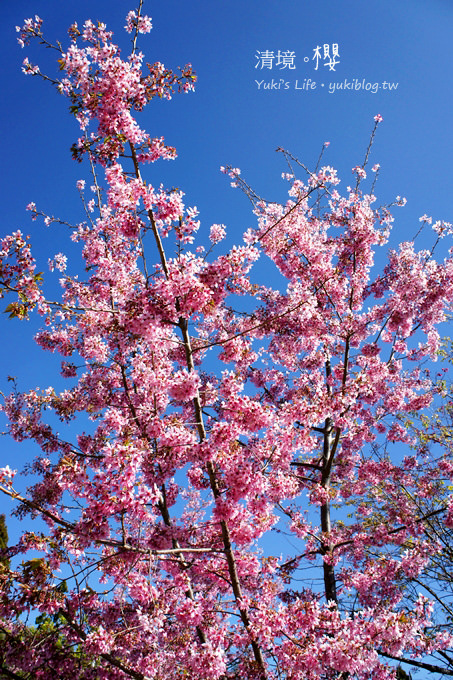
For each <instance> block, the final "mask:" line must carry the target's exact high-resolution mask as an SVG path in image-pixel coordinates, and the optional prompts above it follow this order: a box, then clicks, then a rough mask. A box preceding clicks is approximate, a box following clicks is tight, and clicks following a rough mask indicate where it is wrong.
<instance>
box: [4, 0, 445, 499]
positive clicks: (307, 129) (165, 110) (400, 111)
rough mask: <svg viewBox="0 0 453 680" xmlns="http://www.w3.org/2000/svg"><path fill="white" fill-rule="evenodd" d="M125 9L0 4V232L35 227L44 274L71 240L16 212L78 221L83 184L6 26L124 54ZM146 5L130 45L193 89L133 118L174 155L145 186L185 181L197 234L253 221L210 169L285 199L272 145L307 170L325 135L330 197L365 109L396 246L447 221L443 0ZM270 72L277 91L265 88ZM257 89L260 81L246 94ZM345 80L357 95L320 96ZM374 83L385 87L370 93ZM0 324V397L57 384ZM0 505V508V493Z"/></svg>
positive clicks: (356, 152) (66, 120)
mask: <svg viewBox="0 0 453 680" xmlns="http://www.w3.org/2000/svg"><path fill="white" fill-rule="evenodd" d="M133 8H134V5H133V4H132V3H130V2H129V0H128V1H125V0H115V1H114V2H112V1H111V0H90V1H89V2H88V1H87V0H78V2H76V3H69V2H62V1H61V0H59V1H58V2H57V1H56V0H18V1H17V2H14V3H12V2H4V3H3V4H2V7H1V9H0V19H1V21H0V32H1V39H0V51H1V56H0V59H1V65H2V68H1V73H0V77H1V92H2V98H3V106H2V107H1V109H0V117H1V128H0V129H1V130H2V133H3V134H2V146H1V159H0V162H1V166H2V167H1V176H2V182H1V184H0V192H1V199H2V200H1V205H2V227H1V230H2V233H9V232H10V231H12V230H15V229H18V228H21V229H22V230H23V231H24V232H25V233H30V234H32V242H33V244H34V245H35V251H36V254H37V256H38V260H39V269H43V270H46V263H47V258H48V257H52V256H53V255H54V254H55V253H56V252H58V251H63V252H68V251H70V247H69V246H68V234H67V232H65V231H64V229H62V228H58V227H53V228H50V229H46V228H45V227H43V226H42V225H41V224H40V223H38V222H35V223H33V222H31V221H30V214H29V213H26V212H25V206H26V204H27V203H29V202H30V201H35V202H36V203H37V205H38V208H40V209H42V210H45V211H48V212H49V213H50V214H54V215H58V216H59V217H61V218H62V219H67V220H68V221H72V222H77V221H80V220H82V219H83V215H82V213H81V210H80V206H79V203H78V194H77V191H76V189H75V182H76V180H77V179H80V178H83V177H84V176H86V177H87V179H88V176H87V175H86V174H85V172H84V169H83V167H81V166H78V165H77V164H75V163H74V162H73V161H72V160H71V158H70V153H69V147H70V146H71V144H72V143H73V141H75V139H76V138H77V136H78V130H77V126H76V123H75V120H74V119H72V118H71V117H70V116H69V115H68V113H67V108H68V102H67V100H65V99H64V98H62V97H59V96H58V95H57V94H56V92H55V91H53V90H52V89H51V88H50V87H46V85H45V83H42V82H41V81H40V80H39V79H38V78H31V77H25V76H24V75H23V74H22V73H21V71H20V64H21V62H22V60H23V58H24V57H25V56H26V55H29V56H30V60H31V61H32V62H37V63H38V64H40V65H42V70H43V71H45V70H46V67H45V64H46V62H47V63H48V60H49V58H50V56H51V55H50V54H49V53H46V54H43V52H42V51H40V50H38V49H37V46H36V45H32V46H30V47H28V48H25V50H21V49H20V48H19V47H18V45H17V43H16V37H17V36H16V33H15V29H14V27H15V25H17V24H21V23H22V22H23V19H24V18H26V17H29V16H32V15H34V14H38V15H39V16H40V17H41V18H43V19H44V32H45V33H46V34H47V35H48V36H49V38H50V39H53V40H55V39H60V40H61V41H62V42H63V45H66V44H67V42H66V29H67V27H68V26H69V25H70V24H71V23H72V22H73V21H74V20H77V21H78V22H79V24H80V23H82V22H83V21H84V19H86V18H92V19H100V20H102V21H104V22H105V23H107V25H108V27H109V28H111V29H113V30H114V31H115V38H116V39H117V40H118V41H119V42H120V44H121V45H122V46H123V47H124V51H125V53H127V52H126V50H127V48H128V37H127V36H126V34H125V32H124V31H123V30H122V27H123V26H124V17H125V15H126V13H127V12H128V11H129V10H130V9H133ZM145 11H146V12H147V13H148V14H149V15H150V16H151V17H152V18H153V30H152V32H151V34H150V35H148V36H143V37H142V40H141V49H142V50H143V51H144V52H145V54H146V57H147V60H148V61H150V62H154V61H162V62H163V63H165V64H166V65H167V66H168V67H176V66H178V65H181V66H182V65H184V64H185V63H186V62H191V63H192V64H193V66H194V68H195V70H196V72H197V74H198V83H197V86H196V92H195V93H194V94H189V95H185V96H183V95H179V96H175V98H174V99H173V100H172V101H171V102H165V101H164V102H155V103H152V105H151V106H149V107H148V108H147V109H146V111H145V113H144V114H143V115H144V120H143V121H142V122H143V124H144V126H145V127H146V128H147V130H148V131H149V132H150V133H151V134H152V135H155V136H161V135H163V136H164V137H165V139H166V141H167V143H168V144H171V145H173V146H176V148H177V150H178V154H179V157H178V159H177V160H176V161H174V162H163V161H161V162H159V163H157V164H155V165H154V166H151V167H150V168H149V173H148V179H149V181H151V182H152V183H154V184H158V183H160V182H163V183H164V184H165V185H167V186H179V187H180V188H182V189H183V190H184V191H185V192H186V198H187V203H188V204H189V205H196V206H197V207H198V208H199V210H200V217H201V220H202V225H204V229H205V231H206V232H208V230H209V226H210V225H211V224H212V223H214V222H217V223H224V224H226V225H227V227H228V229H229V234H230V237H231V239H232V240H236V241H240V239H241V234H242V232H243V231H244V230H245V229H246V228H248V227H249V226H254V217H253V215H252V214H251V211H250V207H249V204H248V202H247V200H246V199H245V197H244V196H242V195H241V194H240V193H239V192H238V191H237V190H233V189H231V188H230V186H229V182H228V180H227V179H226V178H225V176H224V175H222V174H221V173H220V172H219V166H220V165H227V164H231V165H233V166H235V167H240V168H241V170H242V173H243V175H244V176H245V177H246V178H247V180H248V181H249V183H250V184H251V185H252V186H254V187H255V188H256V190H257V191H258V192H259V193H261V194H262V195H264V196H265V197H267V198H272V199H282V198H283V197H284V190H285V185H284V184H283V183H282V181H281V180H280V179H279V178H280V173H281V172H282V171H284V170H285V169H286V167H285V166H284V164H283V159H282V157H281V156H280V155H278V154H276V153H275V149H276V148H277V147H278V146H281V147H284V148H286V149H288V150H290V151H291V152H292V153H293V154H294V155H295V156H297V157H298V158H299V159H300V160H301V161H303V162H304V163H305V164H307V165H309V166H310V165H311V166H313V165H314V164H315V162H316V159H317V157H318V154H319V151H320V149H321V146H322V144H323V142H325V141H330V147H329V149H328V152H327V153H326V156H325V162H326V164H330V165H333V166H334V167H337V168H338V170H339V172H340V176H341V177H342V178H343V181H342V184H341V185H340V187H339V189H341V187H346V186H347V185H348V183H350V182H352V175H351V168H352V167H353V166H355V165H357V164H359V163H361V162H362V160H363V156H364V152H365V149H366V146H367V142H368V138H369V133H370V131H371V128H372V126H373V116H374V115H375V114H376V113H381V114H382V116H383V117H384V122H383V123H382V125H381V126H380V127H379V130H378V136H377V140H376V143H375V146H374V148H373V161H374V162H379V163H380V164H381V174H380V180H379V183H378V188H377V191H376V193H377V194H378V198H379V202H391V201H392V200H393V199H394V197H395V196H396V195H398V194H399V195H401V196H405V197H406V198H407V200H408V204H407V207H406V208H405V209H396V212H395V216H396V223H395V239H396V240H397V241H401V240H408V239H410V238H411V237H412V236H413V235H414V233H415V232H416V231H417V229H418V226H419V223H418V218H419V216H420V215H422V214H423V213H427V214H429V215H432V216H433V218H435V219H445V220H449V221H452V222H453V199H452V184H453V169H452V158H453V134H452V122H451V121H452V114H451V111H452V106H453V52H452V40H451V36H452V33H453V3H452V2H451V0H398V1H397V2H395V0H379V1H378V2H371V0H317V1H316V2H313V1H309V0H230V1H229V2H226V1H225V0H216V1H215V2H213V0H198V1H197V2H182V1H177V0H165V2H163V1H161V2H152V1H151V0H146V1H145ZM325 44H326V45H329V49H330V53H331V54H332V46H333V45H338V57H337V61H338V63H337V64H335V65H334V69H335V70H330V68H329V67H328V66H325V65H324V63H325V62H324V60H323V59H322V57H323V46H324V45H325ZM318 45H319V46H320V47H321V60H320V61H319V64H318V69H317V70H316V69H315V61H314V60H313V59H312V57H313V56H314V50H315V48H316V47H317V46H318ZM265 51H269V52H273V53H274V55H277V53H278V51H280V52H281V53H283V52H286V53H293V54H294V61H293V65H294V66H295V68H294V69H289V67H287V68H285V69H282V68H280V66H279V65H277V63H276V61H277V59H275V60H274V61H273V63H272V66H273V68H272V69H269V68H267V67H266V66H264V68H261V62H259V60H257V57H256V55H257V53H258V52H261V53H263V52H265ZM306 59H308V61H306ZM256 65H258V68H255V67H256ZM308 78H310V79H311V81H312V82H316V88H315V89H310V90H304V89H296V81H297V87H298V88H300V87H301V86H302V85H303V83H304V80H305V79H308ZM280 79H283V83H288V87H285V85H284V84H283V85H282V86H281V87H280V89H276V88H275V87H274V88H272V89H264V83H271V84H272V80H273V81H274V82H275V83H278V82H281V80H280ZM256 81H258V82H261V81H264V83H263V84H262V85H261V86H260V87H258V85H257V82H256ZM345 82H346V83H347V84H348V85H351V84H352V86H354V84H355V82H357V83H361V84H362V83H365V85H366V84H368V87H369V89H368V90H364V89H363V87H362V88H361V89H357V90H356V89H346V90H345V89H343V90H339V91H334V92H331V91H330V90H332V89H333V84H334V83H335V84H336V83H339V84H341V83H343V85H344V83H345ZM384 82H386V83H392V84H393V86H394V89H393V90H389V89H383V85H382V84H383V83H384ZM322 84H324V87H322ZM375 84H378V85H379V89H378V90H377V91H374V90H375V87H376V86H375ZM396 84H397V86H396ZM71 252H72V251H71ZM70 269H71V267H69V270H70ZM51 276H53V277H54V280H56V279H57V276H56V275H55V274H54V275H51ZM0 324H1V333H2V345H3V352H2V356H1V359H0V389H7V385H6V375H8V374H10V375H11V374H12V375H17V376H18V377H19V379H20V381H19V387H21V388H23V389H27V388H28V387H33V386H36V385H38V384H39V385H41V386H43V387H45V386H46V385H48V384H55V376H57V379H58V359H57V357H52V356H48V355H46V354H44V353H42V352H40V351H38V350H35V349H34V346H33V342H32V335H33V333H34V331H35V330H36V329H37V328H38V327H39V323H38V322H36V321H33V320H32V321H30V322H27V323H26V324H19V323H18V322H17V321H8V320H7V319H6V317H5V316H4V315H2V316H1V318H0ZM11 452H12V455H13V456H15V457H16V461H14V460H13V461H11V458H10V455H11ZM27 455H30V449H29V448H28V447H24V448H22V447H18V446H13V445H11V446H10V445H9V443H7V442H6V441H3V442H2V447H1V454H0V457H1V458H0V461H1V462H0V464H1V465H3V464H6V463H9V464H11V463H12V465H14V466H17V467H19V468H20V467H22V464H23V461H24V460H25V458H26V457H27ZM2 507H3V508H4V511H6V512H8V506H7V505H5V503H4V501H3V499H1V498H0V511H1V509H2Z"/></svg>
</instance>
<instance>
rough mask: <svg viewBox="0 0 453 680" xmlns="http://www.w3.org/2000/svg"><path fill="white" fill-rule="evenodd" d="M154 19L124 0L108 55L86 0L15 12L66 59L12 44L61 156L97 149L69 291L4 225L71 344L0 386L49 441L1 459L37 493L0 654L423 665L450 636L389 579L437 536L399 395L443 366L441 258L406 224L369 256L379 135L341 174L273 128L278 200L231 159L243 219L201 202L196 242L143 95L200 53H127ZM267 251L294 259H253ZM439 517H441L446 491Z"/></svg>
mask: <svg viewBox="0 0 453 680" xmlns="http://www.w3.org/2000/svg"><path fill="white" fill-rule="evenodd" d="M150 29H151V20H150V19H149V18H148V17H147V16H145V15H144V14H143V13H142V4H141V3H140V5H139V7H138V9H137V10H136V11H135V12H134V11H132V12H129V14H128V15H127V19H126V30H127V31H128V32H129V33H130V35H131V38H132V50H131V53H130V55H129V57H128V58H126V59H123V58H122V57H121V55H120V52H119V49H118V47H117V46H116V45H114V44H113V43H112V36H111V34H110V33H109V31H108V30H107V28H106V26H105V25H104V24H101V23H99V24H94V23H92V22H91V21H87V22H86V23H85V24H84V25H83V26H82V27H80V28H79V27H78V26H77V25H76V24H73V25H72V26H71V27H70V29H69V38H70V44H69V46H68V47H67V48H66V49H65V48H64V47H63V46H62V44H61V43H59V42H57V43H52V42H49V41H48V40H47V38H45V37H44V35H43V33H42V21H41V19H40V18H39V17H35V18H34V19H28V20H26V22H25V24H24V26H23V27H22V28H19V33H20V35H19V42H20V43H21V45H22V46H24V45H27V44H28V43H29V42H30V41H31V40H35V41H37V42H39V43H41V44H42V45H44V46H45V47H47V48H50V49H53V50H54V51H55V52H56V55H57V59H58V64H59V68H60V70H59V71H58V72H57V75H55V76H53V75H48V74H43V73H42V72H41V71H40V68H39V66H37V65H34V64H32V63H31V62H30V61H29V60H28V59H27V58H26V59H25V60H24V65H23V70H24V71H25V73H26V74H30V75H33V76H35V77H42V78H43V79H45V80H46V81H48V82H49V81H50V83H51V84H53V85H54V86H55V87H56V88H57V89H58V90H59V91H60V92H61V94H62V95H64V96H65V97H67V98H68V99H69V101H70V111H71V113H72V114H74V115H75V117H76V119H77V121H78V123H79V125H80V129H81V133H80V137H79V139H78V141H77V142H76V143H75V144H74V146H73V147H72V151H73V156H74V158H75V160H77V161H84V162H85V163H86V165H87V166H88V167H90V168H91V173H92V176H91V179H90V185H91V190H89V189H88V188H86V184H85V181H84V180H80V181H79V182H78V189H79V191H80V193H81V196H82V200H83V203H84V205H85V208H86V219H85V221H83V222H81V223H80V224H78V225H76V226H75V228H73V229H71V230H70V232H71V238H72V240H73V241H75V242H76V243H79V244H80V246H81V250H82V255H83V261H84V270H83V272H78V273H77V268H76V267H75V271H76V273H74V274H70V273H69V270H67V267H68V263H67V258H66V257H65V256H64V255H63V254H61V253H59V254H58V255H56V256H54V257H53V258H52V260H51V262H50V266H51V268H56V269H57V270H59V271H60V272H62V279H61V285H62V296H61V300H59V301H55V300H53V301H52V300H49V299H48V297H46V294H45V289H44V287H43V281H42V276H41V275H40V274H38V273H37V272H36V263H35V261H34V259H33V256H32V252H31V246H30V242H29V239H28V238H27V237H25V236H24V235H23V234H22V233H21V232H19V231H16V232H15V233H13V234H11V235H10V236H6V237H5V238H3V240H2V244H1V270H0V285H1V290H2V293H3V295H5V296H6V295H7V294H8V295H10V296H12V301H11V302H9V304H8V306H7V310H8V311H9V313H10V316H13V317H19V318H26V317H27V316H28V315H29V314H31V313H32V312H33V310H36V311H37V312H38V313H40V314H41V315H42V317H43V324H44V328H43V330H42V331H41V332H40V333H39V334H38V336H37V338H36V339H37V342H38V344H39V345H40V346H41V347H42V348H43V349H45V350H48V351H50V352H56V353H59V354H60V355H61V356H62V362H61V373H62V376H63V377H64V378H65V379H67V381H68V383H67V384H68V387H67V389H65V390H60V391H57V390H56V389H54V388H52V387H48V388H45V389H42V390H41V389H34V390H30V391H28V392H26V393H22V392H20V391H19V390H18V389H17V388H16V386H15V384H13V388H14V389H13V392H12V393H11V394H9V395H6V396H5V397H4V401H3V412H4V414H5V416H6V417H7V419H8V423H9V433H10V435H11V436H12V437H13V438H14V439H15V440H16V441H18V442H21V441H24V440H31V441H33V442H34V443H35V445H36V447H37V451H38V452H39V453H38V455H37V457H36V460H35V461H34V463H33V467H32V471H33V474H34V476H33V483H32V485H31V486H30V488H29V489H28V490H27V491H20V490H19V488H18V487H16V486H15V485H14V475H15V471H14V470H13V469H12V462H11V465H6V466H5V467H3V468H1V470H0V485H1V486H0V488H1V491H2V492H3V494H5V495H6V496H8V497H10V499H11V501H12V502H14V504H15V508H16V510H15V512H16V514H17V515H18V516H20V517H25V518H27V521H28V522H31V521H32V520H37V521H38V520H42V521H41V523H39V522H38V524H37V527H36V529H35V531H32V530H26V531H24V533H23V535H22V536H21V538H20V540H19V541H18V542H17V544H16V545H13V546H10V547H9V548H8V549H7V550H6V551H5V550H4V551H3V557H2V559H3V562H2V564H3V565H9V566H5V568H2V570H1V572H0V583H1V591H0V592H1V599H0V607H1V610H0V627H1V634H2V638H3V649H2V652H1V655H0V662H1V667H0V672H2V673H3V674H4V675H5V677H11V678H61V679H62V680H65V679H68V680H69V679H70V678H71V680H72V679H73V678H80V679H87V680H88V679H92V680H94V679H96V680H102V679H103V678H105V679H107V678H108V680H114V679H115V678H118V679H124V678H133V679H135V680H164V679H168V680H170V679H171V680H173V679H175V678H193V679H194V680H195V679H197V680H199V679H201V680H220V679H222V680H233V679H237V680H239V679H240V680H248V679H250V680H251V679H252V678H259V679H260V680H264V679H266V680H271V679H276V678H285V679H288V680H289V679H296V678H304V679H306V680H314V679H315V678H316V679H318V678H326V679H327V678H356V679H357V680H361V679H366V678H373V680H384V679H385V678H393V677H396V667H395V665H394V664H395V662H394V659H399V658H400V657H401V656H403V655H404V657H405V658H409V659H411V658H413V659H414V661H415V663H417V659H419V660H420V661H419V663H421V664H423V663H425V666H426V662H425V661H423V659H426V657H427V655H429V654H430V653H432V652H434V651H436V652H437V651H439V650H440V651H444V650H448V648H449V647H451V646H452V644H453V637H452V635H451V634H450V633H449V632H446V631H442V630H436V631H435V632H434V633H433V632H432V631H431V629H430V622H431V616H432V610H433V607H434V604H433V603H432V602H431V601H430V598H429V597H428V596H427V595H426V594H423V593H421V592H420V593H419V594H417V596H416V597H415V598H414V600H413V601H412V602H411V603H410V606H407V604H406V602H407V600H405V595H406V592H405V588H406V586H405V578H404V577H410V578H415V577H416V576H417V575H418V574H421V573H422V571H423V569H424V568H425V567H426V565H427V564H428V562H429V560H430V559H431V558H432V557H433V556H434V555H436V554H438V552H439V550H440V546H439V545H438V543H437V542H436V540H435V539H434V538H433V537H432V536H429V535H428V534H427V533H426V532H425V531H424V526H425V522H426V521H427V519H429V517H427V516H425V514H428V515H429V512H427V513H425V510H424V507H425V506H424V504H421V505H417V504H414V503H413V502H412V500H411V499H412V498H414V497H419V498H423V499H425V500H426V504H429V502H430V500H432V501H434V500H435V498H436V494H437V492H438V488H437V484H436V480H438V479H443V480H450V479H451V477H452V476H453V461H452V460H451V456H450V454H449V452H447V451H445V452H444V453H443V454H442V455H441V456H438V457H435V458H434V457H430V455H429V452H427V453H426V454H423V456H422V457H421V458H420V459H417V458H416V457H415V456H413V455H412V454H411V452H410V450H409V448H408V446H409V445H410V443H411V437H410V433H408V431H407V429H406V428H405V427H404V426H403V424H402V420H401V417H402V414H405V413H413V412H421V411H423V409H425V408H426V407H427V406H428V405H429V404H430V402H431V400H432V398H433V395H435V392H436V390H435V388H434V387H433V385H434V384H435V383H434V381H433V380H432V379H431V378H430V375H429V374H428V372H427V371H426V370H425V369H423V368H422V367H421V363H422V362H423V361H425V360H426V359H427V358H429V359H432V360H434V359H435V358H436V356H437V352H438V349H439V332H438V328H437V327H438V325H439V323H441V322H442V321H444V320H445V318H446V316H445V315H446V312H447V310H449V309H450V308H451V304H452V300H453V260H452V258H451V257H450V256H448V257H447V258H446V259H445V260H444V261H442V262H438V261H436V260H435V259H434V257H433V255H432V253H431V252H429V251H417V250H416V249H415V246H414V244H413V243H412V242H405V243H402V244H401V245H400V247H399V249H397V250H391V251H390V252H389V253H388V257H387V264H386V266H385V267H384V268H383V269H382V271H379V272H377V273H376V271H375V269H376V267H375V266H374V257H375V252H376V251H377V250H378V249H379V248H384V249H385V246H386V243H387V241H388V237H389V233H390V228H391V223H392V221H393V218H392V216H391V213H390V209H389V207H384V208H377V207H375V203H376V198H375V196H374V194H373V187H372V188H371V190H369V191H368V192H365V191H364V190H363V189H362V187H363V186H364V183H365V182H366V181H367V178H366V174H367V170H368V162H369V151H370V149H368V151H367V153H366V156H365V159H364V161H363V163H362V164H361V165H359V166H356V167H355V168H354V170H353V172H354V182H353V186H352V187H348V188H347V190H346V192H344V193H343V194H340V193H339V191H338V189H337V186H338V183H339V179H338V178H337V175H336V172H335V170H334V169H333V168H331V167H329V166H324V167H321V168H319V167H318V168H317V169H316V170H315V171H314V172H308V171H306V170H305V169H304V168H302V172H303V174H302V177H303V179H298V177H297V176H296V173H295V172H294V171H293V170H292V169H291V168H293V167H295V168H296V166H297V170H300V169H301V166H300V164H298V163H297V162H296V161H295V159H293V158H292V157H291V156H290V155H289V154H287V153H285V157H286V159H287V161H288V163H289V164H290V169H291V171H290V172H288V173H285V179H286V180H287V182H288V199H287V200H286V202H283V203H281V204H278V203H275V202H269V201H266V200H264V199H262V198H261V197H259V196H258V195H257V194H256V193H255V192H254V191H253V190H252V189H251V188H250V187H249V186H248V185H247V184H246V183H245V182H244V180H242V178H241V175H240V172H239V170H238V169H235V168H224V172H225V173H226V174H227V175H229V176H230V178H231V181H232V183H233V185H235V186H239V187H242V188H243V189H244V190H245V191H246V192H247V194H248V196H249V197H250V198H251V200H252V202H253V206H254V213H255V215H256V220H257V224H256V228H255V229H249V230H248V231H247V232H246V233H245V234H244V239H243V242H242V243H241V244H240V245H236V246H234V247H233V248H231V249H228V248H226V247H225V248H223V251H222V252H220V254H218V255H215V252H216V250H218V251H221V249H222V246H221V245H218V244H221V242H222V240H223V239H224V236H225V233H226V227H225V226H224V225H221V224H214V225H212V226H211V227H210V229H209V235H210V239H211V242H212V246H213V248H212V249H211V251H210V252H208V253H207V252H205V250H204V248H203V247H202V246H201V245H197V241H196V239H197V238H198V237H197V232H198V230H199V229H200V223H199V221H198V219H197V212H196V210H195V209H194V208H190V207H186V206H185V205H184V202H183V194H182V192H181V191H179V190H176V189H170V190H167V189H165V188H164V187H163V186H157V185H156V186H154V185H152V184H150V183H149V182H148V181H146V179H145V175H146V168H147V163H149V162H155V161H157V160H158V159H162V158H167V159H169V158H173V157H174V155H175V151H174V149H172V148H171V147H168V146H167V145H166V144H165V143H164V140H163V139H162V138H161V137H151V136H150V135H148V134H147V133H146V132H145V131H144V130H142V128H141V127H140V126H139V124H138V122H137V119H136V117H135V116H134V112H136V111H141V110H142V109H143V108H144V107H145V106H146V105H148V104H149V103H150V102H151V100H152V99H153V98H155V97H163V98H170V97H171V96H172V94H173V92H174V91H175V90H180V91H188V90H191V89H193V85H194V81H195V75H194V73H193V71H192V68H191V67H190V65H189V66H187V67H185V68H184V69H182V71H181V72H179V73H176V72H173V71H171V70H168V69H166V68H165V67H164V66H163V65H162V64H161V63H155V64H153V65H150V64H147V65H146V67H145V66H144V57H143V54H142V53H141V52H140V51H139V50H138V37H139V34H144V33H145V34H146V33H148V32H149V31H150ZM381 121H382V117H381V116H380V115H377V116H376V117H375V126H374V129H373V135H372V137H373V136H374V132H375V130H376V128H377V126H378V125H379V124H380V122H381ZM82 167H83V166H82ZM373 170H374V171H375V172H376V171H377V166H374V168H373ZM373 186H374V185H373ZM90 191H92V193H90ZM397 203H399V204H403V203H404V201H403V200H402V199H398V200H397ZM28 208H29V210H30V211H31V213H32V216H33V217H35V218H36V217H39V216H41V217H43V219H44V222H45V223H46V224H49V223H50V222H52V221H56V220H55V218H53V217H50V216H48V215H46V214H45V213H44V212H42V211H41V208H40V207H39V206H37V205H35V204H34V203H32V204H29V206H28ZM433 226H434V229H435V231H436V232H437V233H438V235H439V236H443V235H445V234H447V233H448V232H449V231H450V225H448V224H447V223H436V224H435V225H433ZM214 246H216V249H214ZM260 258H266V261H267V263H268V267H271V266H272V267H274V268H275V271H276V272H278V273H279V276H280V278H281V277H283V278H284V279H285V281H286V284H285V285H284V286H279V287H278V288H273V287H271V286H270V285H269V280H268V281H267V282H266V284H262V283H260V281H259V280H257V276H256V275H255V273H254V264H255V263H256V262H257V261H258V260H259V259H260ZM241 301H243V302H244V304H243V306H242V308H241V306H240V303H241ZM66 424H67V425H68V429H67V435H66V436H65V435H64V434H61V433H60V430H62V429H63V430H64V426H65V425H66ZM76 426H77V427H79V429H78V434H77V435H76V436H74V435H73V432H74V431H75V428H76ZM64 431H66V430H64ZM424 513H425V514H424ZM442 521H443V522H444V525H445V526H446V527H451V526H453V504H452V502H451V499H450V496H449V495H448V494H447V496H446V498H445V508H444V512H443V515H442ZM283 531H286V532H290V534H291V536H292V540H291V545H293V546H294V551H293V552H292V553H291V554H283V555H282V554H281V553H282V551H283V549H282V545H283V544H282V543H281V542H279V540H278V536H279V535H280V534H281V532H283ZM269 537H271V538H272V539H273V542H272V543H270V542H269V540H266V539H268V538H269ZM269 545H272V546H273V548H272V550H270V549H269ZM285 550H288V548H287V544H286V543H285ZM36 555H38V556H36ZM21 560H22V561H21ZM318 572H319V575H320V578H319V579H318V577H317V574H318ZM36 616H38V618H36ZM34 617H35V618H34ZM447 672H448V671H447ZM450 674H451V673H450Z"/></svg>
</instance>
